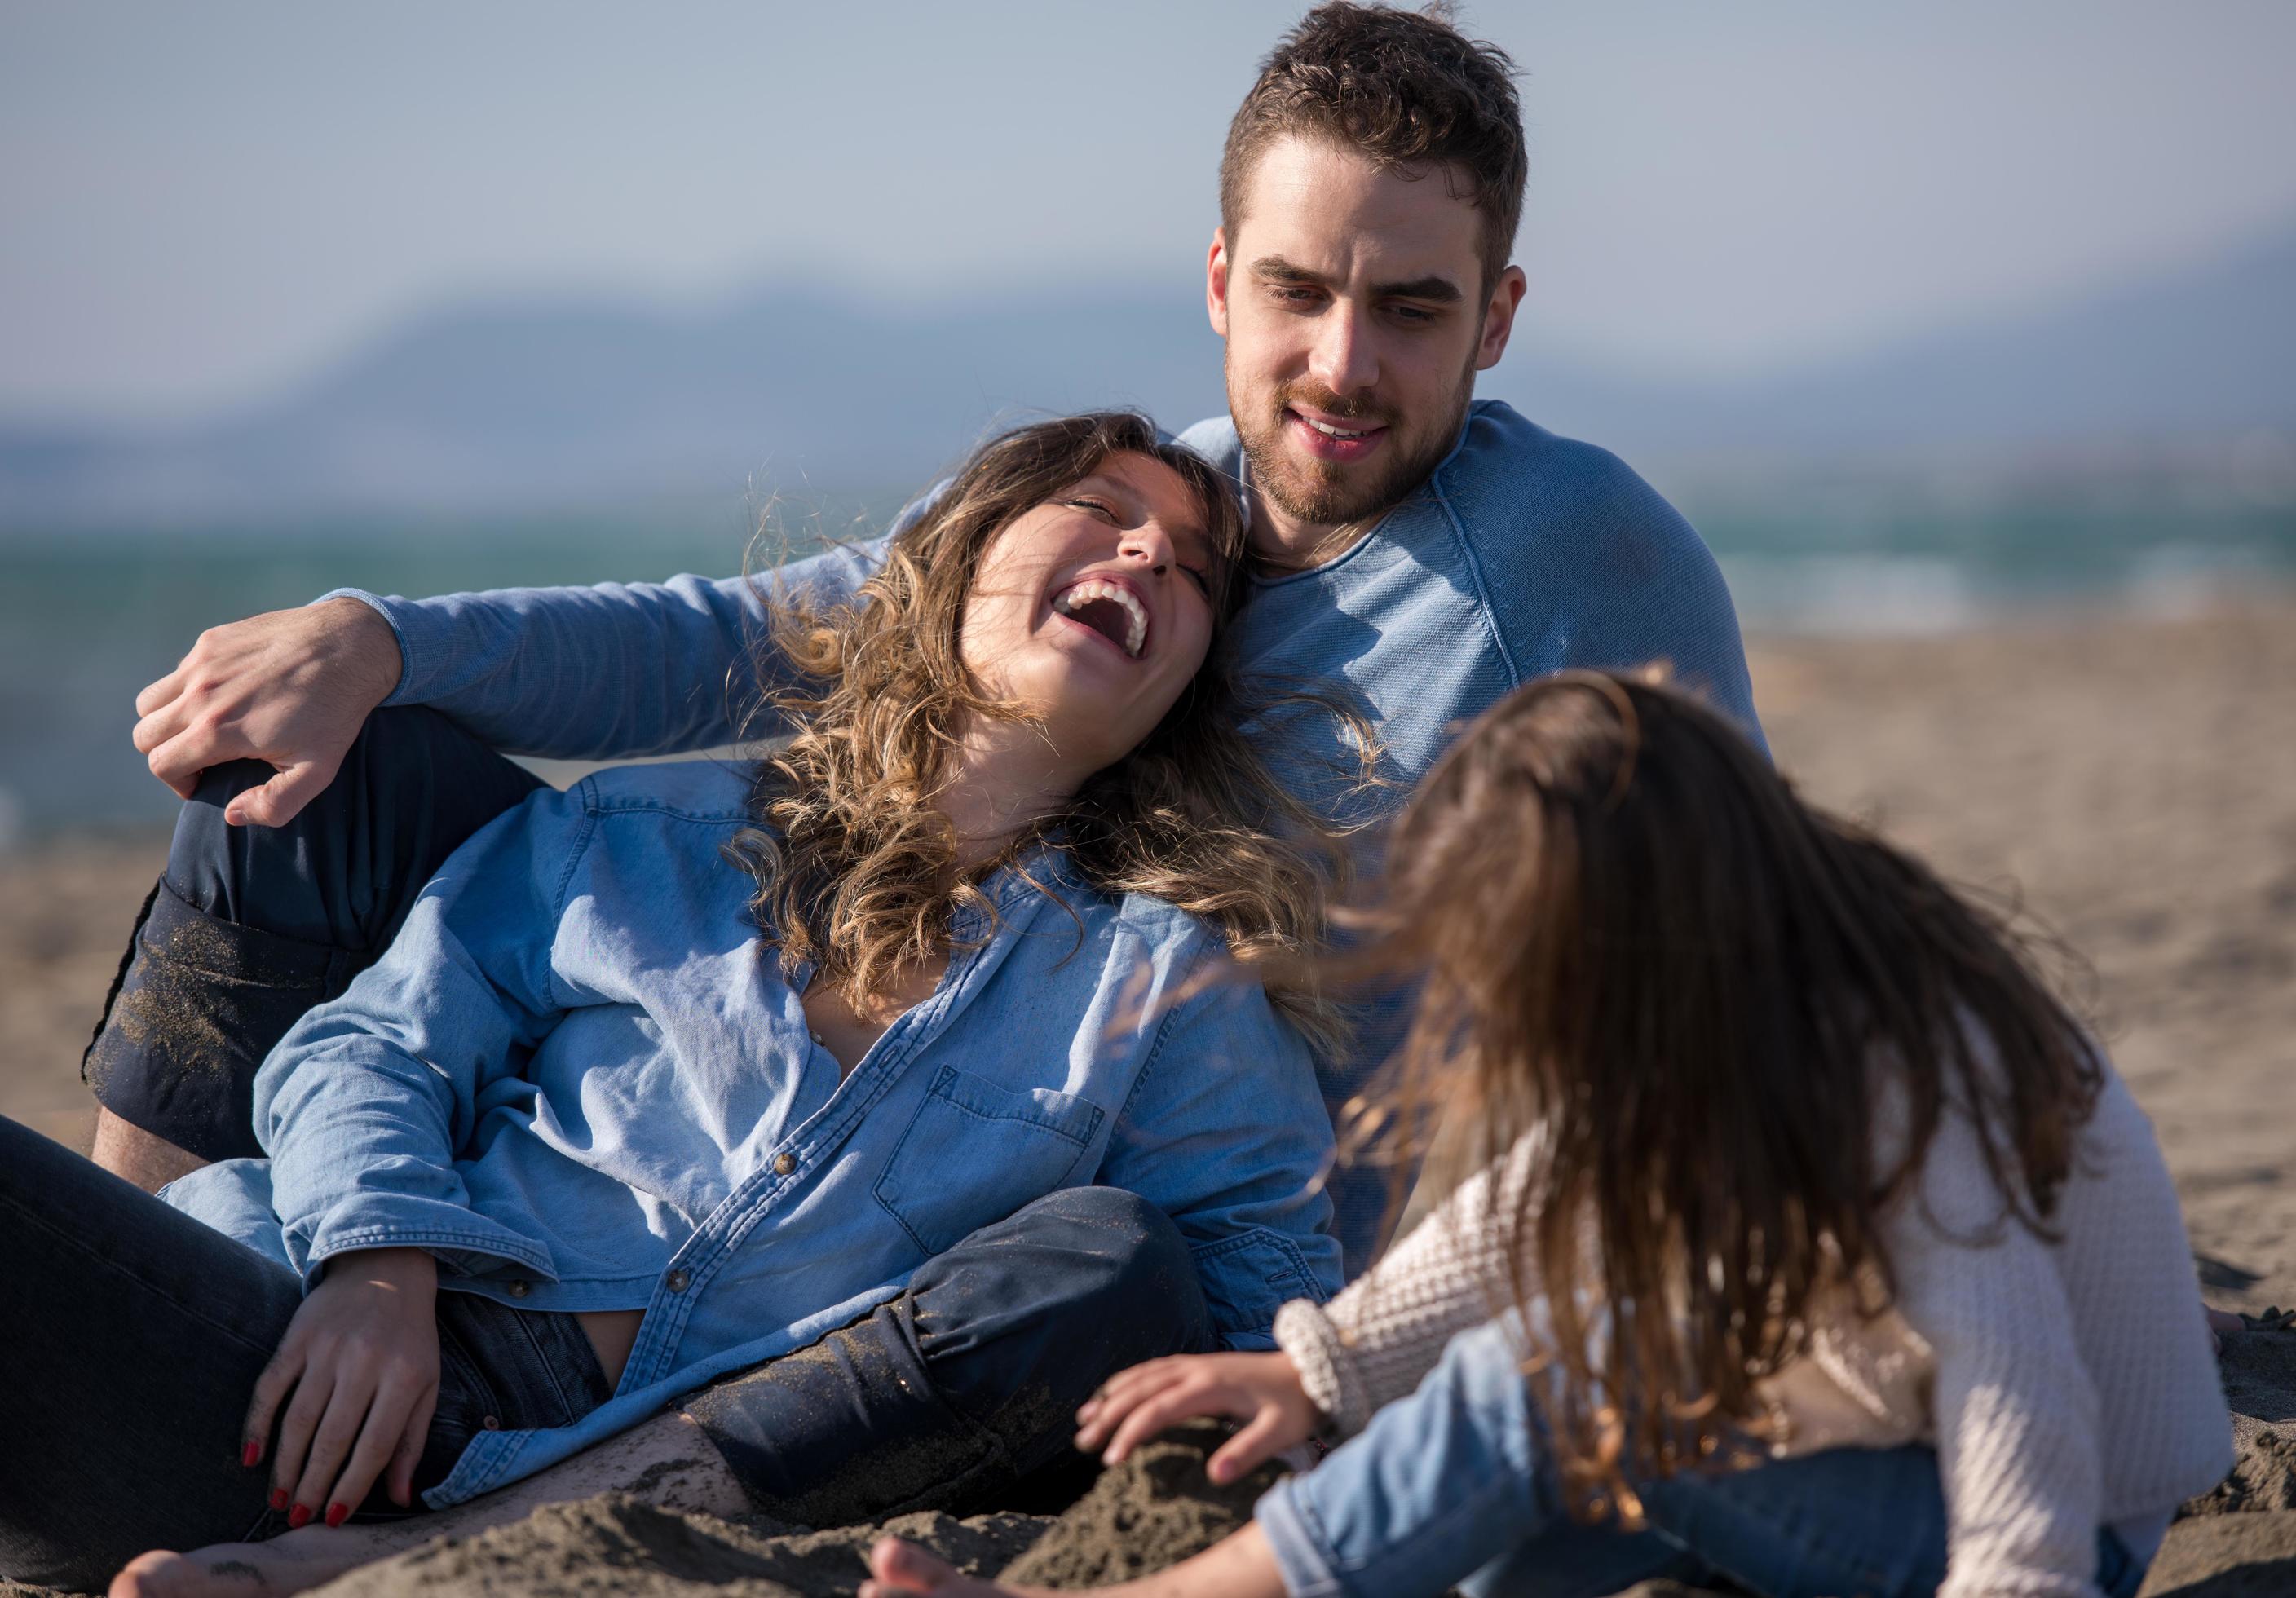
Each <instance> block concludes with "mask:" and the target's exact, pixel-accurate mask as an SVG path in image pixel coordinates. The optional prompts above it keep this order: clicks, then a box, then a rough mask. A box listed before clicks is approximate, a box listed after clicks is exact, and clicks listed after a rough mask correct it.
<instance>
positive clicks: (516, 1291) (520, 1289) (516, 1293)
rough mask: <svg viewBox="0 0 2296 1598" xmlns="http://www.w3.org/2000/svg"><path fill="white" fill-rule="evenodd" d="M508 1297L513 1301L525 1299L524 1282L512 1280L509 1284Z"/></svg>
mask: <svg viewBox="0 0 2296 1598" xmlns="http://www.w3.org/2000/svg"><path fill="white" fill-rule="evenodd" d="M510 1296H511V1297H512V1298H513V1299H523V1298H525V1297H526V1282H524V1281H523V1280H522V1279H521V1280H514V1281H512V1282H511V1284H510Z"/></svg>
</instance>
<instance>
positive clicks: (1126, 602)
mask: <svg viewBox="0 0 2296 1598" xmlns="http://www.w3.org/2000/svg"><path fill="white" fill-rule="evenodd" d="M1098 600H1105V601H1107V602H1110V603H1111V604H1113V605H1115V606H1117V607H1118V608H1119V610H1121V611H1123V612H1124V615H1125V629H1124V637H1123V638H1122V639H1121V640H1120V642H1121V643H1123V645H1124V652H1125V653H1126V654H1128V655H1130V656H1131V657H1132V658H1133V659H1134V660H1138V659H1139V658H1140V646H1141V645H1142V644H1143V643H1146V642H1147V641H1148V612H1147V611H1145V610H1144V609H1142V608H1141V604H1140V602H1139V600H1138V599H1136V598H1135V597H1134V595H1133V593H1132V590H1131V589H1129V588H1127V587H1124V586H1121V585H1119V584H1116V583H1103V582H1099V581H1096V580H1094V579H1091V578H1087V580H1085V581H1084V582H1081V583H1078V585H1077V586H1075V587H1073V588H1070V589H1069V590H1067V591H1066V592H1065V593H1062V594H1055V595H1054V597H1053V609H1054V610H1055V611H1059V612H1060V613H1061V614H1062V615H1063V616H1075V615H1077V613H1078V611H1082V610H1083V609H1084V608H1085V607H1086V606H1087V605H1089V604H1091V603H1093V602H1095V601H1098ZM1079 619H1081V618H1079ZM1086 625H1087V627H1089V626H1091V625H1092V624H1091V623H1089V622H1087V623H1086ZM1103 630H1105V629H1103ZM1111 636H1112V635H1111Z"/></svg>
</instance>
